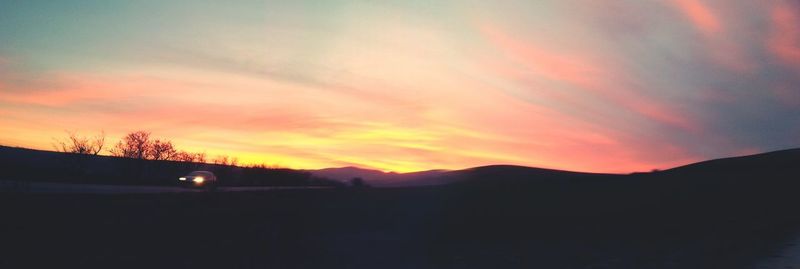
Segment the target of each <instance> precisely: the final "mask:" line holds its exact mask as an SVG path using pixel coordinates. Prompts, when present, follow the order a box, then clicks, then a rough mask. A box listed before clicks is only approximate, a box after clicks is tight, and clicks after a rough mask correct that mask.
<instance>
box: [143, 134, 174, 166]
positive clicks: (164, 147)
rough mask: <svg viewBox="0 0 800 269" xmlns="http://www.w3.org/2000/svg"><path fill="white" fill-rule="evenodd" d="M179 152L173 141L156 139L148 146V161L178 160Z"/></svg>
mask: <svg viewBox="0 0 800 269" xmlns="http://www.w3.org/2000/svg"><path fill="white" fill-rule="evenodd" d="M177 155H178V150H177V149H175V146H174V145H172V141H169V140H163V141H162V140H160V139H156V140H153V141H152V142H150V143H149V145H148V146H147V156H146V158H147V159H150V160H157V161H158V160H170V161H173V160H177V158H176V157H177Z"/></svg>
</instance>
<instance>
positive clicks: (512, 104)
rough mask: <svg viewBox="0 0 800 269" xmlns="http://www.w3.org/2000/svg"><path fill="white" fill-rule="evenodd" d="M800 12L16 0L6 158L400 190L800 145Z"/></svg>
mask: <svg viewBox="0 0 800 269" xmlns="http://www.w3.org/2000/svg"><path fill="white" fill-rule="evenodd" d="M799 3H800V2H798V1H788V0H787V1H781V0H774V1H770V0H763V1H753V0H735V1H732V0H674V1H670V0H663V1H642V0H602V1H600V0H575V1H565V0H551V1H544V0H542V1H530V0H519V1H464V0H459V1H445V0H438V1H409V0H402V1H401V0H398V1H356V0H342V1H257V0H248V1H230V2H224V4H223V2H220V1H211V0H192V1H188V0H186V1H182V0H175V1H160V0H159V1H156V0H142V1H122V0H119V1H111V0H85V1H39V0H19V1H18V0H3V1H0V144H2V145H8V146H20V147H29V148H36V149H47V150H52V149H53V147H52V143H53V138H60V137H64V136H65V132H64V131H65V130H72V131H77V132H78V133H80V134H83V135H87V136H90V135H94V134H96V133H99V132H100V131H101V130H104V131H105V132H106V134H107V135H108V140H109V143H108V144H111V143H113V142H116V141H117V140H118V139H119V138H120V137H121V136H123V135H124V134H125V133H127V132H130V131H135V130H147V131H150V132H152V133H153V136H155V137H161V138H167V139H171V140H172V141H173V142H174V143H175V144H176V145H177V146H178V147H179V148H181V149H185V150H189V151H205V152H206V153H207V154H208V155H209V156H212V157H213V156H214V155H218V154H227V155H231V156H237V157H238V158H239V160H240V161H241V162H243V163H251V164H255V163H266V164H270V165H280V166H285V167H291V168H323V167H339V166H349V165H354V166H359V167H364V168H375V169H381V170H385V171H398V172H408V171H417V170H427V169H460V168H467V167H472V166H479V165H488V164H518V165H528V166H537V167H546V168H558V169H568V170H578V171H596V172H631V171H647V170H650V169H655V168H668V167H671V166H675V165H681V164H686V163H689V162H693V161H699V160H704V159H709V158H717V157H724V156H732V155H742V154H749V153H757V152H763V151H769V150H777V149H785V148H792V147H800V4H799ZM107 146H110V145H107Z"/></svg>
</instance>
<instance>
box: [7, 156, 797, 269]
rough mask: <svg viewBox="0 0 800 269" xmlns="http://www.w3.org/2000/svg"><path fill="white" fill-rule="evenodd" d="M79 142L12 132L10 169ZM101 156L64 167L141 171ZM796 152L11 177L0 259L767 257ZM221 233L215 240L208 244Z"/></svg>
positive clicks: (56, 164) (644, 262) (789, 195)
mask: <svg viewBox="0 0 800 269" xmlns="http://www.w3.org/2000/svg"><path fill="white" fill-rule="evenodd" d="M70 156H74V155H68V154H63V153H55V152H44V151H34V150H26V149H18V148H4V147H0V168H2V170H3V171H4V172H5V175H6V176H9V177H12V178H14V179H30V180H48V179H52V177H53V176H57V175H58V173H59V172H61V171H62V170H59V169H67V168H69V167H70V166H69V165H70V164H71V163H70V158H71V157H70ZM91 158H95V157H91ZM96 158H98V159H97V160H94V161H90V162H89V164H92V165H96V166H97V167H93V168H91V169H88V170H85V171H84V172H85V173H84V174H73V173H74V172H76V171H70V170H63V171H65V172H67V173H68V175H69V177H66V178H63V179H61V180H62V182H74V183H81V182H84V181H86V180H91V181H93V182H102V181H103V180H109V179H107V178H105V177H96V178H94V177H93V176H92V175H98V173H99V174H103V173H105V172H104V171H112V172H116V173H120V172H125V171H129V170H124V169H127V168H126V165H127V162H128V161H127V160H125V159H120V158H113V157H96ZM150 164H159V163H157V162H153V163H150ZM162 164H163V166H164V167H162V168H159V169H165V170H151V171H150V172H158V171H172V172H178V171H177V170H179V168H180V167H182V166H180V165H186V164H178V163H171V162H164V163H162ZM797 164H800V149H793V150H783V151H776V152H769V153H763V154H756V155H751V156H743V157H734V158H724V159H717V160H711V161H705V162H699V163H695V164H690V165H685V166H681V167H676V168H673V169H668V170H665V171H659V172H649V173H634V174H626V175H622V174H594V173H580V172H570V171H560V170H550V169H538V168H531V167H523V166H510V165H492V166H483V167H475V168H470V169H463V170H455V171H427V172H421V173H410V174H394V173H383V172H380V171H367V172H364V171H362V169H358V168H354V167H348V168H342V169H326V170H325V171H324V172H330V173H331V174H330V175H332V176H340V177H343V180H347V179H348V177H351V176H361V177H364V178H365V179H367V180H369V181H368V182H370V181H371V183H375V182H379V180H383V181H382V182H383V183H385V184H386V186H392V185H390V183H391V184H394V183H395V182H402V183H404V184H403V185H406V186H407V185H414V184H418V185H416V186H420V185H431V183H432V182H433V183H436V184H438V185H436V186H424V187H405V188H321V189H306V190H283V191H272V192H245V193H233V192H216V193H215V192H211V193H183V194H182V193H174V194H159V193H146V194H114V195H91V194H80V193H75V194H67V193H56V194H38V193H13V192H10V193H2V195H0V212H4V215H3V217H4V219H3V221H2V222H0V238H3V242H4V246H9V248H7V250H4V252H3V253H5V254H6V255H5V256H4V257H5V258H4V259H3V260H0V265H2V266H4V267H3V268H6V267H7V268H30V267H32V268H46V267H55V266H63V265H73V264H74V265H76V266H77V265H82V267H84V268H87V267H98V268H108V267H114V266H118V265H127V266H129V267H131V268H141V267H145V266H151V265H153V264H157V265H159V266H163V267H177V268H183V267H192V268H266V267H269V268H576V269H578V268H681V269H691V268H697V269H701V268H743V269H744V268H756V267H755V266H754V264H755V262H757V261H758V260H759V259H761V258H763V257H769V256H770V255H774V254H773V253H775V252H774V251H775V250H776V249H779V248H780V247H781V246H782V245H783V244H786V242H787V241H789V240H792V239H793V235H795V234H796V233H797V231H798V227H800V214H797V213H796V212H797V209H798V208H797V205H798V204H800V195H798V193H800V175H798V174H800V173H799V172H798V169H797V168H796V167H797ZM90 167H92V166H90ZM152 167H153V169H155V168H157V167H160V166H159V165H154V166H152ZM117 168H119V169H122V170H116V169H117ZM187 168H191V165H190V166H189V167H187ZM211 168H214V167H211ZM217 168H219V169H222V168H225V167H217ZM53 169H55V170H53ZM50 171H54V172H50ZM131 171H133V170H131ZM77 172H80V171H77ZM170 173H171V172H170ZM270 173H272V174H265V175H263V176H253V177H247V179H248V180H249V179H252V180H258V179H260V178H263V182H262V183H265V184H270V183H274V181H272V180H277V179H280V178H282V177H283V176H291V175H298V176H300V175H305V174H307V173H306V171H284V170H276V171H271V172H270ZM353 173H360V174H353ZM242 175H243V176H244V175H245V174H242ZM85 176H89V177H90V178H89V179H82V177H85ZM370 176H373V177H375V179H371V180H370V179H369V177H370ZM243 179H244V178H243ZM152 180H153V181H144V182H142V181H141V178H131V179H130V180H128V179H125V178H122V179H119V180H116V179H114V180H111V181H112V182H116V184H154V182H155V180H157V179H156V178H153V179H152ZM404 180H405V181H404ZM285 183H287V184H288V183H293V184H307V183H308V182H307V181H304V180H303V177H298V178H297V180H296V181H293V182H285ZM411 183H413V184H411ZM374 185H378V184H374ZM187 224H191V225H187ZM209 231H213V232H209ZM76 242H80V243H76ZM210 247H211V248H214V252H213V255H204V254H206V253H208V252H207V251H208V249H209V248H210ZM42 253H47V255H48V257H49V258H48V259H41V257H42ZM187 257H189V258H187Z"/></svg>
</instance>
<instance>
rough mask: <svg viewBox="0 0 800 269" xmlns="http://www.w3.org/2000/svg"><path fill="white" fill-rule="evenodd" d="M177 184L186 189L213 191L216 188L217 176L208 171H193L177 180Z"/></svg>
mask: <svg viewBox="0 0 800 269" xmlns="http://www.w3.org/2000/svg"><path fill="white" fill-rule="evenodd" d="M178 184H179V185H180V186H182V187H187V188H206V189H209V190H214V189H216V188H217V176H215V175H214V173H211V172H209V171H194V172H191V173H189V174H188V175H186V176H182V177H180V178H178Z"/></svg>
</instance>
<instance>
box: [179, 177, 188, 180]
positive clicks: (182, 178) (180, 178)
mask: <svg viewBox="0 0 800 269" xmlns="http://www.w3.org/2000/svg"><path fill="white" fill-rule="evenodd" d="M178 180H186V178H185V177H179V178H178Z"/></svg>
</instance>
